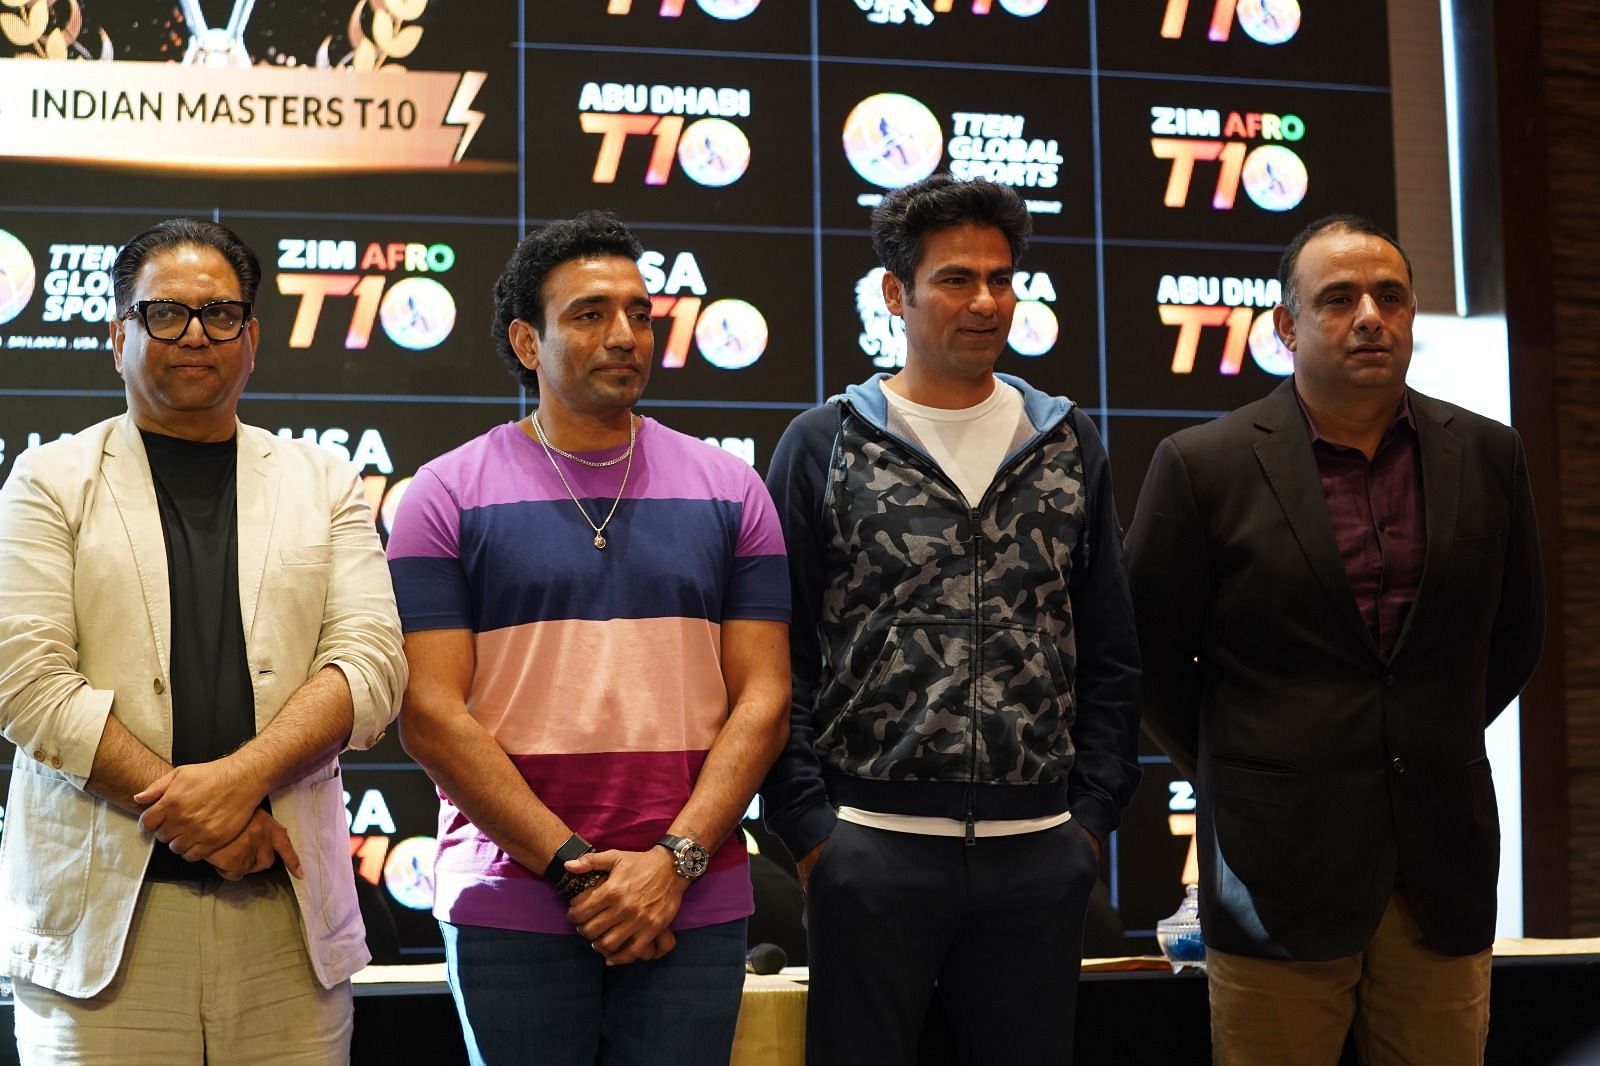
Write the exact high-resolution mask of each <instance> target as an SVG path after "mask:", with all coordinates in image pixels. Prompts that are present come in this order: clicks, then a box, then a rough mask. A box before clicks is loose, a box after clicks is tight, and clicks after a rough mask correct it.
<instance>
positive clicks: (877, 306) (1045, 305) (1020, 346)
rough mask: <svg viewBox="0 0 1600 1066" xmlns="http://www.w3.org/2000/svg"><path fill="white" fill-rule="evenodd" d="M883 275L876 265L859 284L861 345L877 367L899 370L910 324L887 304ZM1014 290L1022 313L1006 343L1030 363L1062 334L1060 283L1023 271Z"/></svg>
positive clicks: (1013, 284) (1014, 278)
mask: <svg viewBox="0 0 1600 1066" xmlns="http://www.w3.org/2000/svg"><path fill="white" fill-rule="evenodd" d="M883 275H884V269H883V267H881V266H879V267H873V268H872V269H871V270H869V271H867V272H866V273H865V274H863V275H862V276H861V280H859V281H857V282H856V314H857V315H859V316H860V318H861V334H860V335H859V336H858V337H857V338H856V344H857V345H858V346H859V347H860V348H861V352H862V354H863V355H865V356H867V357H868V358H870V359H871V360H872V365H873V366H875V367H877V368H878V369H880V370H898V369H900V368H901V367H903V366H905V365H906V324H905V321H904V320H903V319H901V318H900V316H898V315H895V314H891V313H890V311H889V306H888V304H886V303H884V300H883ZM1011 288H1012V291H1013V292H1015V293H1016V294H1017V309H1016V312H1015V313H1014V314H1013V315H1012V317H1011V333H1010V334H1009V335H1008V336H1007V338H1006V343H1007V344H1009V345H1010V346H1011V350H1012V351H1014V352H1016V353H1017V354H1018V355H1023V356H1027V357H1028V358H1030V359H1033V358H1037V357H1039V356H1041V355H1044V354H1045V353H1046V352H1048V351H1050V350H1051V349H1052V348H1054V347H1055V346H1056V338H1057V337H1059V336H1060V334H1061V326H1060V323H1059V322H1057V320H1056V313H1055V311H1054V309H1053V308H1052V306H1051V305H1052V304H1054V303H1055V301H1056V287H1055V283H1054V282H1053V281H1051V280H1050V275H1049V274H1047V273H1045V272H1044V271H1042V270H1040V271H1037V272H1035V273H1029V272H1028V271H1026V270H1019V271H1017V272H1016V273H1015V274H1013V275H1012V276H1011Z"/></svg>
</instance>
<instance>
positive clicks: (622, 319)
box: [606, 308, 637, 351]
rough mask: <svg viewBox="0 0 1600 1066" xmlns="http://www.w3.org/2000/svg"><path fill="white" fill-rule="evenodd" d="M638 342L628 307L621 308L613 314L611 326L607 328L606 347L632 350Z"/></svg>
mask: <svg viewBox="0 0 1600 1066" xmlns="http://www.w3.org/2000/svg"><path fill="white" fill-rule="evenodd" d="M636 343H637V339H636V338H635V337H634V335H633V322H632V321H631V320H630V319H629V317H628V311H627V309H625V308H624V309H622V310H619V311H618V312H617V313H616V314H614V315H612V316H611V323H610V328H608V329H607V330H606V347H607V348H616V349H621V350H622V351H632V350H633V347H634V345H635V344H636Z"/></svg>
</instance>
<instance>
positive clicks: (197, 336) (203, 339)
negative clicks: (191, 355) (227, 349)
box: [174, 314, 211, 348]
mask: <svg viewBox="0 0 1600 1066" xmlns="http://www.w3.org/2000/svg"><path fill="white" fill-rule="evenodd" d="M174 343H176V344H179V345H182V346H183V347H185V348H204V347H206V346H208V345H209V344H210V343H211V338H210V337H208V336H206V331H205V327H204V326H202V325H201V324H200V316H199V315H193V314H192V315H190V316H189V324H188V325H186V326H184V327H183V332H182V333H180V334H178V339H177V341H175V342H174Z"/></svg>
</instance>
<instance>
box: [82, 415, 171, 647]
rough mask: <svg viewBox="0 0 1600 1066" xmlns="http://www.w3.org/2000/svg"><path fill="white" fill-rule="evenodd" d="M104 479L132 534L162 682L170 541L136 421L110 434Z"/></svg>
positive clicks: (168, 613)
mask: <svg viewBox="0 0 1600 1066" xmlns="http://www.w3.org/2000/svg"><path fill="white" fill-rule="evenodd" d="M100 476H101V477H103V478H104V479H105V483H106V487H107V488H108V489H109V490H110V491H111V498H112V499H113V500H115V501H116V505H117V514H118V516H119V517H120V518H121V519H122V527H123V529H124V530H126V531H127V534H128V552H129V554H130V555H132V556H133V568H134V571H135V572H136V573H137V574H138V575H139V588H140V591H141V592H142V593H143V596H144V606H145V612H146V614H147V615H148V616H149V619H150V628H151V631H152V632H154V633H155V635H156V656H157V657H158V659H159V661H160V665H161V673H162V676H167V675H168V674H169V673H170V670H171V650H172V601H171V590H170V588H169V587H168V584H167V538H166V535H165V534H164V533H163V532H162V529H161V510H160V508H159V507H158V506H157V504H156V488H155V480H154V479H153V478H152V477H151V474H150V460H149V459H147V458H146V457H145V453H144V441H143V440H141V439H140V437H139V427H138V426H136V425H135V424H134V422H133V418H132V417H131V416H124V417H123V418H122V419H121V420H119V421H118V422H117V424H116V427H115V428H114V429H113V430H112V431H111V432H110V433H108V434H106V443H105V452H104V454H103V455H102V457H101V461H100Z"/></svg>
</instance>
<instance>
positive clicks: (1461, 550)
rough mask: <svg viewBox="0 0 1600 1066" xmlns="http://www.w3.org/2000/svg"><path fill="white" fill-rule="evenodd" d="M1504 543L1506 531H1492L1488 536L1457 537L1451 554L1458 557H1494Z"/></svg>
mask: <svg viewBox="0 0 1600 1066" xmlns="http://www.w3.org/2000/svg"><path fill="white" fill-rule="evenodd" d="M1504 543H1505V534H1504V533H1491V534H1489V535H1488V536H1486V537H1457V538H1456V539H1455V543H1454V545H1452V546H1451V554H1452V555H1454V556H1455V557H1456V558H1457V559H1492V558H1494V557H1496V556H1498V555H1499V554H1500V553H1501V551H1502V548H1501V545H1503V544H1504Z"/></svg>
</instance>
